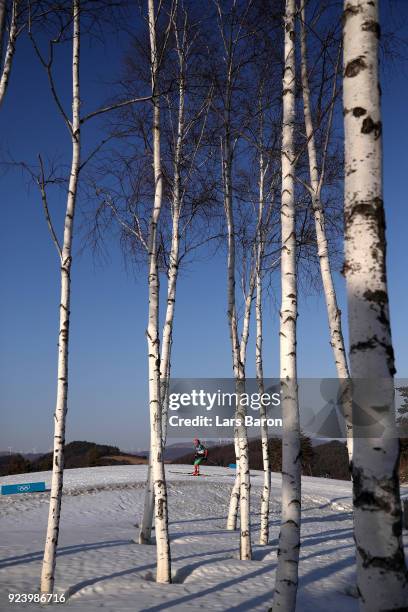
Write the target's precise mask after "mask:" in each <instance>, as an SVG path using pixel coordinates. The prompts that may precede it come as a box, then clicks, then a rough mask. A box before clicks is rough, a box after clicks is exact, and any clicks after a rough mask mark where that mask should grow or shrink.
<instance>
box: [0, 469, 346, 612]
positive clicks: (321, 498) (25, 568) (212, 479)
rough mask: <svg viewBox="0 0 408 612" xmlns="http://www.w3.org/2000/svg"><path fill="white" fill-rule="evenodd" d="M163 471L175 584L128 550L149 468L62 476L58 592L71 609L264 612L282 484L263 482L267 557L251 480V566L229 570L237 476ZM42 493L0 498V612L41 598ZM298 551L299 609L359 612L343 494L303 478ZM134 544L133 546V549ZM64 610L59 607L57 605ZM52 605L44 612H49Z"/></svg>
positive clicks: (147, 555)
mask: <svg viewBox="0 0 408 612" xmlns="http://www.w3.org/2000/svg"><path fill="white" fill-rule="evenodd" d="M189 472H191V466H183V465H167V466H166V478H167V482H168V490H169V508H170V533H171V550H172V568H173V579H174V582H173V584H171V585H158V584H156V583H155V582H154V574H155V547H154V546H141V545H139V544H137V543H136V542H137V531H138V529H137V527H136V526H135V524H136V523H138V522H139V521H140V520H141V512H142V507H143V492H144V480H145V476H146V466H144V465H132V466H114V467H100V468H85V469H74V470H66V471H65V476H64V498H63V508H62V519H61V529H60V540H59V553H58V559H57V571H56V592H58V593H65V594H66V596H67V600H68V601H67V604H65V605H66V606H68V608H69V609H72V610H81V611H84V612H92V611H93V610H100V609H101V608H102V609H104V610H109V611H112V612H121V611H127V610H129V611H130V610H132V611H133V612H138V611H142V610H143V611H149V612H159V611H161V610H174V611H175V612H180V611H183V610H189V611H192V610H198V609H203V610H229V611H244V610H262V611H263V612H265V610H267V609H268V607H269V606H270V604H271V602H272V594H273V586H274V572H275V568H276V546H277V537H278V534H279V517H280V475H279V474H272V495H271V521H270V524H271V531H270V544H269V546H259V545H257V538H258V537H259V519H260V517H259V508H260V492H261V485H262V478H263V476H262V473H261V472H257V471H253V472H251V478H252V485H253V486H252V523H253V543H254V559H253V560H252V561H240V560H239V559H238V555H237V553H238V533H237V532H229V531H226V529H225V522H226V520H225V517H226V514H227V507H228V501H229V492H230V489H231V487H232V484H233V479H234V472H233V471H232V470H231V469H229V468H221V467H207V466H206V467H204V468H203V469H202V472H203V473H205V474H206V475H207V476H206V477H204V478H202V477H200V478H194V477H192V476H190V475H189ZM41 480H45V481H46V485H47V487H49V486H50V482H51V473H50V472H40V473H37V474H33V473H31V474H23V475H18V476H6V477H3V478H0V484H1V485H2V484H9V483H13V482H14V483H17V482H18V483H23V482H35V481H41ZM48 495H49V494H48V493H31V494H25V495H24V494H20V495H14V496H0V524H1V531H2V535H1V539H0V610H1V611H3V610H16V611H17V610H22V609H27V607H29V608H34V607H35V606H36V607H38V606H39V604H25V605H24V604H9V603H8V597H7V595H8V593H17V592H19V593H35V592H38V584H39V575H40V569H41V559H42V548H43V545H44V537H45V528H46V521H47V510H48ZM302 500H303V506H302V516H303V522H302V548H301V562H300V587H299V594H298V606H297V607H298V610H301V611H302V612H312V611H313V612H319V611H320V610H321V611H322V612H323V610H324V611H326V610H331V612H343V611H344V610H350V611H357V609H358V606H357V600H356V598H355V597H354V593H355V586H354V585H355V569H354V549H353V539H352V514H351V509H352V505H351V485H350V483H348V482H344V481H336V480H329V479H324V478H308V477H304V478H303V479H302ZM135 540H136V542H135ZM60 605H61V604H60ZM57 607H59V606H57V605H56V604H53V605H49V606H48V609H51V610H53V609H55V608H57Z"/></svg>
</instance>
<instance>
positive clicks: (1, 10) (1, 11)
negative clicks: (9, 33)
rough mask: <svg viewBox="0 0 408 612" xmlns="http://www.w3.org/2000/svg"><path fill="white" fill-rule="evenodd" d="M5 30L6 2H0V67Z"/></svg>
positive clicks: (1, 0) (0, 0)
mask: <svg viewBox="0 0 408 612" xmlns="http://www.w3.org/2000/svg"><path fill="white" fill-rule="evenodd" d="M5 28H6V0H0V66H2V62H3V37H4V30H5Z"/></svg>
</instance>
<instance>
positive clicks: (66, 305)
mask: <svg viewBox="0 0 408 612" xmlns="http://www.w3.org/2000/svg"><path fill="white" fill-rule="evenodd" d="M72 51H73V54H72V163H71V172H70V178H69V187H68V196H67V207H66V213H65V222H64V238H63V246H62V252H61V301H60V323H59V333H58V381H57V400H56V407H55V414H54V453H53V468H52V481H51V493H50V504H49V513H48V524H47V535H46V541H45V548H44V559H43V564H42V571H41V592H42V593H52V592H53V589H54V574H55V563H56V554H57V546H58V534H59V523H60V514H61V499H62V487H63V473H64V444H65V421H66V414H67V401H68V344H69V324H70V299H71V264H72V237H73V227H74V215H75V202H76V196H77V188H78V176H79V171H80V154H81V144H80V134H81V132H80V114H79V113H80V82H79V62H80V0H73V41H72Z"/></svg>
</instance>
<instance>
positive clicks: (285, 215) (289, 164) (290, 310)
mask: <svg viewBox="0 0 408 612" xmlns="http://www.w3.org/2000/svg"><path fill="white" fill-rule="evenodd" d="M294 123H295V0H286V12H285V69H284V76H283V126H282V197H281V227H282V252H281V277H282V278H281V288H282V306H281V313H280V377H281V392H282V395H281V403H282V414H283V431H282V523H281V530H280V534H279V549H278V567H277V570H276V582H275V593H274V600H273V610H274V612H275V611H276V610H285V612H292V611H294V610H295V606H296V595H297V586H298V564H299V548H300V520H301V453H300V427H299V406H298V395H297V372H296V319H297V280H296V219H295V185H294V165H293V159H294Z"/></svg>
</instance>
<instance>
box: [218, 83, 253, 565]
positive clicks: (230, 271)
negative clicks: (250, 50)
mask: <svg viewBox="0 0 408 612" xmlns="http://www.w3.org/2000/svg"><path fill="white" fill-rule="evenodd" d="M228 78H229V79H230V74H229V77H228ZM229 83H230V80H229ZM230 94H231V92H230V90H229V91H228V99H229V102H228V108H230V102H231V100H230ZM228 112H229V111H227V113H228ZM225 125H226V133H225V142H224V147H223V159H222V164H223V171H222V174H223V186H224V208H225V217H226V221H227V242H228V260H227V294H228V322H229V328H230V338H231V348H232V361H233V370H234V377H235V385H236V393H237V397H238V401H237V408H236V412H235V418H236V419H237V420H240V422H241V423H242V424H241V426H240V427H238V428H237V429H236V431H235V452H236V453H237V452H238V455H236V456H237V460H238V465H237V475H236V480H235V484H234V487H233V490H232V494H231V500H230V509H229V513H228V519H227V527H229V528H230V529H231V528H235V526H236V520H237V512H238V486H239V508H240V559H241V560H248V559H251V558H252V545H251V525H250V492H251V483H250V473H249V455H248V437H247V431H246V427H245V425H244V422H245V412H246V411H245V407H244V406H243V405H242V403H241V402H240V400H239V398H240V397H241V395H242V393H244V392H245V353H246V346H247V342H248V334H249V316H250V311H251V301H252V295H253V287H252V290H251V289H250V290H249V292H248V295H247V298H246V303H245V316H244V322H243V332H242V336H241V342H240V341H239V337H238V321H237V311H236V299H235V240H236V237H235V225H234V215H233V210H232V160H233V155H232V148H231V134H230V131H229V130H230V123H229V116H228V114H227V117H226V123H225ZM251 282H252V283H253V281H251Z"/></svg>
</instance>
